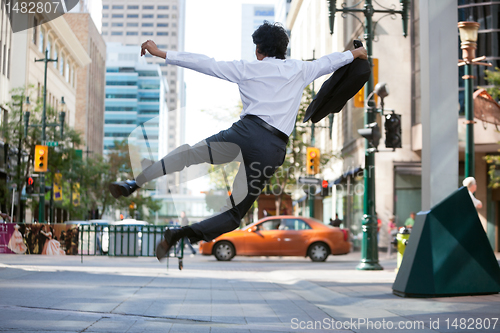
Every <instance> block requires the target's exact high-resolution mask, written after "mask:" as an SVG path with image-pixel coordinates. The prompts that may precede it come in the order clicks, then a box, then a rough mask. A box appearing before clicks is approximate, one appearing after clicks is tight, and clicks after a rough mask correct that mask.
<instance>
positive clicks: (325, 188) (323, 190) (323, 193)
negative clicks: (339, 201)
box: [321, 180, 330, 197]
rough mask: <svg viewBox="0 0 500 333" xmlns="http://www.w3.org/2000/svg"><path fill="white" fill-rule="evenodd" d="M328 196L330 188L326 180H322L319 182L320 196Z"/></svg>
mask: <svg viewBox="0 0 500 333" xmlns="http://www.w3.org/2000/svg"><path fill="white" fill-rule="evenodd" d="M329 195H330V186H329V184H328V180H323V182H321V196H323V197H327V196H329Z"/></svg>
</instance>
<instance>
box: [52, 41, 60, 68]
mask: <svg viewBox="0 0 500 333" xmlns="http://www.w3.org/2000/svg"><path fill="white" fill-rule="evenodd" d="M54 59H57V46H54ZM58 60H59V59H58ZM53 64H54V68H55V69H57V62H55V61H54V62H53Z"/></svg>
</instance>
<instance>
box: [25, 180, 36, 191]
mask: <svg viewBox="0 0 500 333" xmlns="http://www.w3.org/2000/svg"><path fill="white" fill-rule="evenodd" d="M34 191H35V181H34V180H33V178H32V177H28V178H26V194H32V193H33V192H34Z"/></svg>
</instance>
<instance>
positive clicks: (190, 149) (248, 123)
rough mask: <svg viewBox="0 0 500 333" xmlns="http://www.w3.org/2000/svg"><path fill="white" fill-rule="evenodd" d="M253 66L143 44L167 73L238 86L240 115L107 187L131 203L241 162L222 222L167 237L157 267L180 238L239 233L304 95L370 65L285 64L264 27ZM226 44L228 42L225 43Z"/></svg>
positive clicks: (352, 54) (362, 54) (349, 54)
mask: <svg viewBox="0 0 500 333" xmlns="http://www.w3.org/2000/svg"><path fill="white" fill-rule="evenodd" d="M252 38H253V42H254V44H255V45H256V49H255V55H256V58H257V61H250V62H249V61H245V60H240V61H215V60H214V59H212V58H209V57H207V56H204V55H201V54H194V53H188V52H175V51H168V52H165V51H162V50H160V49H158V47H157V46H156V44H155V43H154V42H153V41H152V40H148V41H146V42H144V43H143V44H142V49H141V55H145V54H146V53H148V52H149V53H150V54H151V55H153V56H156V57H160V58H163V59H166V63H167V64H169V65H177V66H180V67H184V68H188V69H192V70H195V71H198V72H201V73H203V74H207V75H211V76H214V77H217V78H221V79H224V80H227V81H230V82H233V83H236V84H238V87H239V90H240V95H241V100H242V104H243V111H242V112H241V115H240V120H239V121H237V122H236V123H234V124H233V125H232V126H231V128H229V129H227V130H223V131H221V132H219V133H218V134H215V135H213V136H211V137H208V138H206V139H205V140H202V141H201V142H199V143H197V144H195V145H194V146H189V145H182V146H180V147H178V148H177V149H175V150H173V151H171V152H170V153H169V154H168V155H166V156H165V157H163V158H162V159H161V160H160V161H157V162H156V163H154V164H152V165H151V166H149V167H148V168H146V169H145V170H143V171H142V173H141V174H139V175H138V176H137V177H136V179H135V180H127V181H121V182H116V183H113V184H110V191H111V193H112V194H113V196H114V197H115V198H118V197H120V196H122V195H123V196H128V195H130V194H131V193H133V192H134V191H135V190H137V189H138V188H140V187H142V186H144V184H145V183H147V182H149V181H151V180H153V179H155V178H158V177H161V176H163V175H166V174H170V173H173V172H178V171H181V170H183V169H184V168H185V167H189V166H191V165H195V164H200V163H210V164H212V165H217V164H225V163H228V162H231V161H234V160H238V161H240V169H239V170H238V173H237V175H236V177H235V180H234V182H233V191H232V193H231V195H230V196H229V199H230V202H228V205H227V207H226V208H225V210H224V211H223V212H221V213H220V214H218V215H216V216H213V217H210V218H208V219H206V220H204V221H201V222H199V223H195V224H192V225H191V226H185V227H182V228H181V229H179V230H170V229H167V230H166V231H165V235H164V236H165V237H164V239H163V240H162V241H161V242H160V244H159V245H158V247H157V252H156V255H157V257H158V259H161V258H162V257H163V256H164V255H165V254H166V253H168V250H169V249H170V247H171V246H172V245H173V244H175V243H176V242H177V241H178V240H179V239H181V238H182V237H188V238H189V239H190V241H191V242H192V243H196V242H198V241H200V240H204V241H210V240H212V239H214V238H216V237H217V236H219V235H221V234H223V233H226V232H229V231H231V230H234V229H235V228H237V227H239V225H240V222H241V219H242V218H243V216H244V215H245V214H246V212H247V211H248V210H249V209H250V207H251V206H252V204H253V202H254V201H255V200H256V199H257V198H258V197H259V195H260V194H261V191H262V189H263V188H264V185H265V184H266V182H267V181H268V180H269V179H270V178H271V177H272V175H273V174H274V172H275V171H276V169H277V168H279V167H280V166H281V165H282V164H283V162H284V160H285V155H286V146H287V143H288V138H289V136H290V134H291V132H292V131H293V128H294V126H295V119H296V117H297V113H298V108H299V105H300V101H301V99H302V91H303V90H304V88H305V87H307V86H308V85H309V84H310V83H311V82H312V81H314V80H315V79H317V78H318V77H320V76H323V75H325V74H329V73H332V72H334V71H335V70H337V69H338V68H340V67H342V66H344V65H347V64H349V63H351V62H352V61H353V60H354V59H355V58H361V59H367V53H366V50H365V49H364V48H357V49H355V50H352V51H345V52H343V53H340V52H335V53H331V54H329V55H326V56H323V57H321V58H319V59H317V60H314V61H299V60H291V59H285V55H286V50H287V46H288V36H287V33H286V31H285V29H284V28H283V27H282V26H281V25H280V24H279V23H275V24H271V23H269V22H267V21H266V22H264V24H262V25H261V26H259V27H258V28H257V30H255V32H254V33H253V34H252ZM227 42H229V41H227Z"/></svg>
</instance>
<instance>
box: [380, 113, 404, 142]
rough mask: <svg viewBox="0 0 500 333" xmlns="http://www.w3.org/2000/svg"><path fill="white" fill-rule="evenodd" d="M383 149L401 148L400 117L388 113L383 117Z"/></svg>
mask: <svg viewBox="0 0 500 333" xmlns="http://www.w3.org/2000/svg"><path fill="white" fill-rule="evenodd" d="M384 127H385V147H386V148H401V115H400V114H395V113H389V114H387V115H385V124H384Z"/></svg>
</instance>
